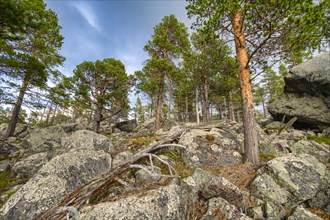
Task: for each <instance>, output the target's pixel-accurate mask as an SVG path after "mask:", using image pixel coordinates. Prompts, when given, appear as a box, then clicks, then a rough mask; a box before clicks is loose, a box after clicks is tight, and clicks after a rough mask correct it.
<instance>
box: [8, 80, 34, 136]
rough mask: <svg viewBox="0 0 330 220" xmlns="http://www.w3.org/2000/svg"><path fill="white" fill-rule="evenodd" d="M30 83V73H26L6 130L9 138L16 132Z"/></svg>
mask: <svg viewBox="0 0 330 220" xmlns="http://www.w3.org/2000/svg"><path fill="white" fill-rule="evenodd" d="M28 84H29V74H26V75H25V77H24V79H23V83H22V86H21V88H20V90H19V95H18V98H17V101H16V103H15V106H14V109H13V111H12V115H11V117H10V121H9V124H8V128H7V132H6V137H7V138H8V137H10V136H13V135H14V133H15V129H16V125H17V122H18V116H19V112H20V110H21V107H22V103H23V98H24V95H25V92H26V89H27V87H28Z"/></svg>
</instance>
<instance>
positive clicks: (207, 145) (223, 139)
mask: <svg viewBox="0 0 330 220" xmlns="http://www.w3.org/2000/svg"><path fill="white" fill-rule="evenodd" d="M179 143H180V144H182V145H184V146H186V147H187V148H186V150H185V151H184V152H183V160H184V162H185V163H187V164H189V165H193V166H200V165H207V166H220V167H223V166H231V165H235V164H240V163H242V159H243V158H242V155H241V154H240V151H241V148H242V145H243V143H242V141H240V139H239V135H238V134H236V133H235V132H234V131H231V132H229V131H226V130H223V129H219V128H212V129H211V130H210V131H204V130H200V129H192V130H190V131H188V132H187V133H185V134H184V135H182V137H181V138H180V140H179Z"/></svg>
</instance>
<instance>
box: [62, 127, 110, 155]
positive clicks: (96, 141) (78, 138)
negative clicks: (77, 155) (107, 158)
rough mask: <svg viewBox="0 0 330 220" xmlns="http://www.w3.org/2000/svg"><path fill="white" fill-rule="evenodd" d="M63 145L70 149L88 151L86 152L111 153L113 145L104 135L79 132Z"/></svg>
mask: <svg viewBox="0 0 330 220" xmlns="http://www.w3.org/2000/svg"><path fill="white" fill-rule="evenodd" d="M65 142H66V143H65V145H68V148H69V149H70V150H72V149H88V150H95V151H99V150H103V151H105V152H109V153H112V152H113V150H114V149H113V145H112V143H111V141H110V139H109V138H107V137H106V136H104V135H101V134H97V133H95V132H93V131H88V130H79V131H76V132H74V133H72V135H71V136H70V137H69V138H68V139H67V140H65Z"/></svg>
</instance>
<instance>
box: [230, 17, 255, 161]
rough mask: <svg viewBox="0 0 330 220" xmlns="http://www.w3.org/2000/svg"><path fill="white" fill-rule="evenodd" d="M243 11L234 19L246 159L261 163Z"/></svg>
mask: <svg viewBox="0 0 330 220" xmlns="http://www.w3.org/2000/svg"><path fill="white" fill-rule="evenodd" d="M242 19H243V18H242V17H241V12H240V11H237V12H236V13H235V15H234V17H233V20H232V27H233V31H234V40H235V47H236V56H237V61H238V65H239V78H240V84H241V95H242V111H243V125H244V149H245V154H246V161H247V162H251V163H252V164H255V165H258V164H260V155H259V146H258V145H259V144H258V133H257V128H256V121H255V117H254V104H253V95H252V86H251V82H250V69H249V67H248V60H249V58H248V51H247V48H246V41H245V36H244V32H243V24H242V23H243V22H242Z"/></svg>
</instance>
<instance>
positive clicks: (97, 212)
mask: <svg viewBox="0 0 330 220" xmlns="http://www.w3.org/2000/svg"><path fill="white" fill-rule="evenodd" d="M190 201H191V198H190V194H189V192H188V191H187V189H186V188H184V187H182V186H178V185H175V184H171V185H168V186H165V187H160V188H158V189H153V190H149V191H143V192H138V193H135V194H134V195H130V196H126V197H123V198H119V199H117V200H116V201H113V202H104V203H99V204H97V205H93V206H85V207H83V208H82V209H81V210H80V219H85V220H88V219H125V220H130V219H131V220H144V219H177V220H185V219H187V218H186V217H187V215H188V212H189V207H190V206H189V203H190Z"/></svg>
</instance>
